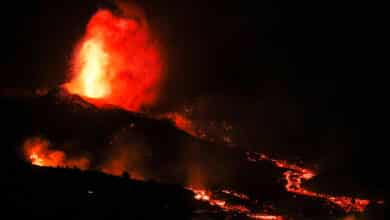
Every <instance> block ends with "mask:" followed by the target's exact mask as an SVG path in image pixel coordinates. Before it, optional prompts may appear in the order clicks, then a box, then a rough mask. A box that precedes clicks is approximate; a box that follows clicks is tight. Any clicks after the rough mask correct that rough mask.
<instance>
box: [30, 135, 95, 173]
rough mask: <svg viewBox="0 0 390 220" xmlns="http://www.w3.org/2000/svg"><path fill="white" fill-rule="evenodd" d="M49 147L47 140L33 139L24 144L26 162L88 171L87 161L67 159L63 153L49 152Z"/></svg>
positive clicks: (84, 159) (57, 151)
mask: <svg viewBox="0 0 390 220" xmlns="http://www.w3.org/2000/svg"><path fill="white" fill-rule="evenodd" d="M49 146H50V144H49V142H48V141H47V140H45V139H43V138H39V137H35V138H29V139H27V140H26V141H25V142H24V144H23V150H24V153H25V155H26V158H27V160H29V161H30V162H31V163H32V164H34V165H36V166H45V167H77V168H79V169H82V170H85V169H88V167H89V160H88V159H87V158H78V159H68V158H67V156H66V154H65V153H64V152H63V151H60V150H51V149H49Z"/></svg>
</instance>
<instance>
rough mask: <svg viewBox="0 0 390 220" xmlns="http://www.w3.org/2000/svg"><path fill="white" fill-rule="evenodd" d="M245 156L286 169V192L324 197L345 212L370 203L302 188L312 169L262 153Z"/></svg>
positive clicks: (311, 176) (313, 174)
mask: <svg viewBox="0 0 390 220" xmlns="http://www.w3.org/2000/svg"><path fill="white" fill-rule="evenodd" d="M247 156H248V160H249V161H252V162H256V161H258V160H267V161H271V162H272V163H273V164H275V166H277V167H280V168H284V169H287V171H285V172H284V173H283V175H284V178H285V179H286V181H287V183H286V185H285V188H286V190H287V191H288V192H291V193H295V194H299V195H304V196H311V197H317V198H321V199H324V200H326V201H328V202H330V203H333V204H335V205H337V206H339V207H341V208H342V209H344V211H346V212H352V211H354V212H364V210H365V209H366V207H367V206H368V205H369V204H370V201H369V200H366V199H360V198H351V197H347V196H331V195H328V194H324V193H317V192H313V191H310V190H307V189H305V188H303V187H302V182H303V181H307V180H309V179H312V178H313V177H315V176H316V173H315V172H314V171H313V170H310V169H307V168H303V167H300V166H298V165H295V164H291V163H288V162H287V161H285V160H276V159H272V158H270V157H268V156H266V155H264V154H258V153H247Z"/></svg>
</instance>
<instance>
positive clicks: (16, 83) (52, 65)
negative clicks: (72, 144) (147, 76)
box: [0, 0, 387, 187]
mask: <svg viewBox="0 0 390 220" xmlns="http://www.w3.org/2000/svg"><path fill="white" fill-rule="evenodd" d="M137 3H138V4H139V5H140V6H141V7H142V8H144V9H145V11H146V15H147V17H148V19H149V22H150V25H151V26H152V29H153V30H154V31H155V34H156V36H157V37H158V38H159V39H160V41H161V42H162V45H163V48H164V54H165V58H166V59H165V60H166V63H167V66H168V70H167V72H166V74H167V79H168V80H167V83H166V85H165V87H164V90H163V92H162V99H161V102H160V103H159V106H157V107H156V108H157V110H158V111H169V110H171V109H175V107H176V106H178V105H181V104H182V103H187V102H190V101H191V100H194V99H197V98H199V97H200V98H207V99H208V98H210V99H213V98H215V97H218V98H217V99H218V100H220V101H219V102H217V103H220V104H219V105H218V106H210V112H212V113H210V114H211V115H212V114H217V113H220V114H221V115H223V116H226V117H227V119H228V120H236V121H238V122H237V123H238V124H241V125H242V126H244V127H246V128H247V130H248V136H249V138H248V139H249V141H248V142H250V143H252V144H262V145H264V146H269V147H268V148H267V150H268V151H271V149H274V150H275V151H277V152H283V153H286V152H294V153H292V154H294V155H298V156H301V157H303V158H310V159H312V160H315V161H317V162H319V163H322V164H321V165H322V166H324V167H329V169H330V170H337V172H340V175H351V176H353V178H354V179H356V180H358V181H360V182H361V183H362V184H363V185H367V186H370V187H383V186H384V184H383V183H380V182H382V181H381V180H383V179H384V177H380V175H379V174H380V173H381V172H382V169H383V168H381V165H383V164H384V161H385V160H384V153H383V152H384V148H386V146H387V141H383V140H384V137H385V135H384V133H385V132H384V131H385V130H384V129H382V126H381V125H383V124H384V122H382V121H384V117H383V115H384V114H382V112H383V111H384V110H383V109H382V107H381V106H382V105H383V103H384V102H385V101H386V99H385V97H384V87H383V84H384V83H385V81H384V80H383V79H382V80H381V79H380V78H378V76H380V75H381V74H380V73H381V72H380V71H379V70H378V66H379V65H378V62H380V60H378V59H377V57H378V53H377V52H376V51H375V50H376V49H377V45H376V43H375V41H376V35H375V33H376V32H375V28H374V27H373V25H372V23H370V22H371V21H370V20H368V18H367V17H369V15H368V12H367V11H368V9H367V10H364V9H361V8H363V6H360V7H361V8H360V7H359V8H360V10H357V9H356V8H355V7H357V5H356V4H357V3H356V2H354V3H353V4H348V3H343V4H341V3H340V2H337V1H333V2H329V1H327V2H315V1H314V2H313V1H311V2H309V1H307V2H300V3H296V2H293V1H290V3H282V2H281V1H271V0H266V1H253V2H249V1H248V2H240V1H231V2H227V1H206V0H199V1H177V0H174V1H157V0H153V1H152V0H151V1H137ZM1 6H2V7H1V8H2V14H1V16H2V18H1V27H2V38H3V40H2V54H3V56H4V58H3V59H2V74H1V75H0V83H1V87H2V88H19V89H34V88H39V87H49V88H53V87H56V86H57V85H59V84H61V83H63V82H65V80H66V79H67V77H68V76H67V73H68V72H69V63H70V57H71V53H72V50H73V47H74V46H75V44H76V43H77V41H78V40H79V39H80V37H81V36H82V34H83V32H84V28H85V25H86V23H87V22H88V19H89V18H90V16H91V15H92V14H93V13H94V12H95V11H96V10H97V9H98V8H100V7H112V6H113V4H111V3H110V2H107V1H106V2H103V1H92V0H88V1H87V0H78V1H76V0H72V1H51V0H39V1H38V0H36V1H29V2H28V3H27V2H24V1H23V2H22V1H20V2H15V1H7V2H2V3H1ZM221 97H222V98H221ZM332 172H336V171H332ZM337 172H336V173H337ZM373 178H377V179H376V180H375V182H374V181H371V180H372V179H373ZM377 185H378V186H377Z"/></svg>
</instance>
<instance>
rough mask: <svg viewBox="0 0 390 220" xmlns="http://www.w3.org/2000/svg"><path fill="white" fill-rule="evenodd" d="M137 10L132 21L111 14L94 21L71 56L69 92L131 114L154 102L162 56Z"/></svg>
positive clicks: (102, 13) (101, 14)
mask: <svg viewBox="0 0 390 220" xmlns="http://www.w3.org/2000/svg"><path fill="white" fill-rule="evenodd" d="M137 10H138V9H137ZM135 11H136V10H134V13H135V14H134V15H131V16H132V18H131V19H130V18H122V17H117V16H115V15H113V14H112V13H111V12H110V11H108V10H99V11H98V12H97V13H96V14H95V15H94V16H93V17H92V18H91V20H90V21H89V23H88V26H87V29H86V33H85V36H84V38H83V39H82V40H81V42H80V44H79V46H78V47H77V48H76V50H75V54H74V56H73V66H72V79H71V81H70V82H68V83H66V84H65V85H64V87H65V89H66V90H67V91H68V92H69V93H71V94H77V95H80V96H81V97H82V98H84V99H85V100H86V101H88V102H90V103H92V104H94V105H97V106H101V105H115V106H119V107H122V108H124V109H127V110H131V111H139V110H141V108H142V107H144V106H147V105H151V104H153V103H154V102H155V100H156V98H157V93H158V90H159V84H160V82H161V79H162V76H161V75H162V62H161V57H160V53H159V51H158V50H157V45H156V42H155V41H153V40H152V38H151V36H150V31H149V28H148V25H147V23H146V20H145V18H144V17H143V16H142V13H136V12H135ZM128 16H130V15H128Z"/></svg>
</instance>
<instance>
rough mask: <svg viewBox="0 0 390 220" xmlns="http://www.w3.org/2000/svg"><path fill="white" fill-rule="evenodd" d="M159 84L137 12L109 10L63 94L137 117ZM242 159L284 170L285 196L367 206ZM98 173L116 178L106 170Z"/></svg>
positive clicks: (296, 169) (33, 147)
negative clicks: (124, 14)
mask: <svg viewBox="0 0 390 220" xmlns="http://www.w3.org/2000/svg"><path fill="white" fill-rule="evenodd" d="M162 80H163V63H162V60H161V54H160V52H159V48H158V44H157V42H156V40H155V39H153V37H152V35H151V30H150V28H149V26H148V24H147V22H146V19H145V17H144V15H143V13H140V12H136V13H135V14H134V15H133V16H132V17H131V18H129V17H119V16H117V15H114V14H113V13H112V12H110V11H109V10H99V11H97V12H96V14H95V15H94V16H93V17H92V18H91V20H90V21H89V23H88V25H87V28H86V32H85V35H84V37H83V38H82V39H81V41H80V42H79V43H78V45H77V47H76V48H75V52H74V54H73V60H72V68H71V77H70V80H69V82H67V83H65V84H64V85H63V88H64V89H65V90H66V91H67V92H68V93H69V94H76V95H79V96H80V97H81V98H83V99H84V100H86V101H87V102H89V103H92V104H93V105H95V106H97V107H101V106H107V105H111V106H116V107H120V108H122V109H125V110H128V111H135V112H139V111H142V109H143V108H144V107H147V106H149V105H152V104H154V103H155V102H156V100H157V98H158V93H159V89H160V87H161V82H162ZM157 118H158V117H157ZM159 118H161V116H160V117H159ZM163 118H164V119H168V120H171V121H172V122H173V125H175V126H176V127H177V128H178V129H180V130H182V131H184V132H186V133H188V134H190V135H191V136H193V137H195V138H199V139H202V140H203V141H204V140H206V141H207V140H208V139H207V136H205V135H203V134H202V135H200V133H206V131H202V132H199V131H198V130H196V131H195V130H194V126H193V125H192V122H191V120H189V119H187V118H186V117H184V116H182V115H180V114H178V113H169V114H165V115H164V116H163ZM228 140H229V142H230V139H228ZM24 152H25V154H26V157H27V159H28V160H29V161H30V162H31V163H32V164H34V165H37V166H49V167H78V168H80V169H88V168H89V161H88V160H87V159H86V158H83V157H80V158H72V159H69V158H68V157H67V155H66V154H65V152H63V151H58V150H51V149H49V144H48V142H47V141H46V140H44V139H39V138H38V139H37V138H35V139H30V140H28V141H26V142H25V144H24ZM246 158H247V160H249V161H251V162H257V161H260V160H266V161H269V162H271V163H272V164H274V165H275V166H276V167H278V168H280V169H283V170H285V172H284V179H285V180H286V185H285V189H286V190H287V191H288V192H290V193H293V194H299V195H303V196H308V197H316V198H319V199H322V200H325V201H327V202H329V203H332V204H334V205H336V206H339V207H340V208H342V209H344V210H345V212H363V211H364V210H365V208H366V207H367V206H368V205H369V204H370V201H369V200H366V199H360V198H350V197H346V196H340V197H337V196H331V195H327V194H322V193H317V192H313V191H310V190H307V189H305V188H304V187H303V186H302V183H303V182H304V181H307V180H309V179H311V178H313V177H315V176H316V173H315V172H314V171H312V170H310V169H307V168H303V167H300V166H297V165H294V164H290V163H289V162H287V161H283V160H277V159H273V158H270V157H268V156H266V155H264V154H258V153H248V154H247V157H246ZM102 170H103V171H105V172H108V173H111V174H116V175H118V174H119V172H113V171H112V169H108V168H106V169H104V168H102ZM139 179H142V178H141V177H140V178H139ZM187 189H188V190H191V191H192V192H193V193H194V199H195V200H199V201H203V202H205V203H208V204H210V205H211V206H213V207H217V208H218V209H219V210H222V211H224V212H228V213H238V214H240V215H244V216H246V217H248V218H252V219H276V220H281V219H284V218H285V217H283V216H282V215H281V214H274V213H270V212H266V211H262V210H260V211H257V210H254V209H253V208H251V207H248V206H247V205H245V204H247V203H248V201H252V198H250V197H249V196H247V195H245V194H243V193H240V192H236V191H234V190H231V189H223V190H219V191H218V192H212V191H210V190H207V189H196V188H192V187H191V186H188V187H187ZM221 195H223V196H221ZM226 197H230V198H235V199H236V200H238V201H241V203H242V204H236V203H234V204H231V203H230V202H229V200H226V199H224V198H226ZM251 203H253V202H251Z"/></svg>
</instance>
